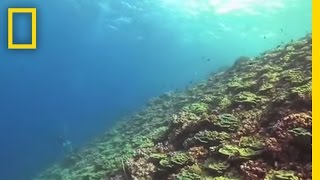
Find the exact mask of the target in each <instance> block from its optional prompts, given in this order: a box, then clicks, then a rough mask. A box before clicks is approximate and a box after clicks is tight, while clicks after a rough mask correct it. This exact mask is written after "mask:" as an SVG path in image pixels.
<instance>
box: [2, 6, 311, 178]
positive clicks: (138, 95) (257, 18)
mask: <svg viewBox="0 0 320 180" xmlns="http://www.w3.org/2000/svg"><path fill="white" fill-rule="evenodd" d="M196 2H198V1H192V0H189V1H179V0H174V1H168V0H153V1H151V0H150V1H148V0H145V1H133V0H127V1H111V0H104V1H103V0H90V1H89V0H88V1H86V0H78V1H76V0H68V1H62V0H55V1H35V0H4V1H1V2H0V123H1V124H0V179H3V180H28V179H31V178H32V177H33V176H34V175H36V174H37V173H39V172H40V171H41V170H43V169H44V168H46V167H48V166H50V164H51V163H53V162H55V161H57V160H59V158H61V157H62V155H63V153H62V147H61V142H60V141H59V140H58V137H59V136H60V135H66V136H67V137H68V138H69V139H70V140H71V141H72V142H73V143H74V145H75V146H76V147H81V145H84V144H85V143H87V142H89V141H90V139H91V138H93V137H95V136H97V135H99V134H101V133H103V132H104V131H105V130H106V129H108V128H111V127H112V125H113V124H114V123H115V122H116V120H117V119H118V118H119V117H121V116H123V115H126V114H128V113H130V112H134V111H135V110H138V109H140V108H141V107H142V106H143V105H144V104H145V103H146V102H147V100H148V99H149V98H151V97H154V96H157V95H159V94H161V93H164V92H167V91H173V90H175V89H183V88H184V87H185V86H186V85H187V84H188V83H189V81H191V80H192V81H194V82H196V81H200V80H203V79H205V78H206V77H207V75H208V74H209V73H210V72H212V71H215V70H217V69H219V68H221V67H224V66H227V65H232V63H233V62H234V60H235V59H236V58H237V57H238V56H240V55H245V56H250V57H252V56H256V55H258V54H259V53H260V52H261V51H264V50H267V49H269V48H273V47H275V46H276V45H278V44H280V43H281V42H288V41H290V40H291V39H295V38H299V37H302V36H304V35H305V33H306V32H310V31H311V9H310V8H311V2H307V1H305V0H282V1H280V0H278V1H273V0H270V3H269V4H266V6H263V3H261V2H260V1H256V2H258V3H253V1H252V0H243V2H242V3H243V4H241V3H240V4H241V5H245V6H248V7H246V8H245V9H244V10H243V11H241V8H240V9H237V8H234V6H230V2H231V0H229V1H225V2H229V6H228V5H225V6H223V5H221V4H219V1H210V0H204V1H199V2H201V3H199V2H198V3H196ZM237 2H241V0H238V1H235V0H234V2H233V3H234V4H237ZM249 3H252V4H253V5H254V6H249ZM209 4H211V7H212V6H214V7H216V8H212V11H210V10H208V9H206V8H208V7H209ZM231 4H232V3H231ZM8 7H36V8H37V11H38V18H37V20H38V26H37V31H38V33H37V37H38V41H37V47H38V48H37V50H8V49H7V8H8ZM240 7H242V6H240ZM242 8H243V7H242ZM255 8H256V9H255ZM253 10H256V11H254V12H253ZM239 13H240V15H239ZM292 19H294V21H292ZM22 21H23V20H22ZM24 26H26V27H27V25H26V24H22V26H21V27H24ZM16 27H19V26H18V25H17V26H16ZM19 31H21V33H22V34H20V35H21V37H19V36H18V35H16V38H21V40H26V41H28V39H23V38H24V37H25V34H28V32H30V30H28V28H27V30H25V31H24V30H17V32H19ZM208 59H210V60H208Z"/></svg>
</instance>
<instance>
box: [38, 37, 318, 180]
mask: <svg viewBox="0 0 320 180" xmlns="http://www.w3.org/2000/svg"><path fill="white" fill-rule="evenodd" d="M311 47H312V45H311V35H310V34H309V35H307V36H306V37H304V38H302V39H299V40H297V41H292V42H290V43H289V44H287V45H284V46H280V47H277V48H276V49H273V50H270V51H266V52H264V53H262V54H261V56H259V57H256V58H254V59H250V58H247V57H240V58H238V59H237V61H236V62H235V63H234V65H233V66H232V67H231V68H229V69H227V70H225V71H221V72H218V73H215V74H212V76H211V77H210V78H209V79H208V80H207V81H206V82H205V83H200V84H197V85H195V86H193V87H189V88H188V89H187V90H185V91H183V92H175V93H166V94H163V95H161V96H160V97H158V98H154V99H152V100H151V101H150V102H149V103H148V106H147V107H146V108H145V109H144V110H143V111H141V112H139V113H137V114H135V115H133V116H131V117H127V118H124V119H123V120H122V121H121V122H120V123H118V124H117V126H116V127H114V128H113V129H112V130H110V131H108V132H106V133H105V134H104V136H102V137H100V138H98V139H97V140H96V141H94V142H93V143H92V144H91V145H89V146H88V147H84V148H83V149H82V150H81V151H80V152H78V153H76V154H74V155H72V156H70V157H68V158H66V159H65V160H64V161H63V162H60V163H57V164H55V165H53V166H52V167H50V168H48V169H47V170H45V171H44V172H42V173H41V174H40V175H39V176H38V177H37V178H35V180H42V179H45V180H51V179H52V180H98V179H99V180H100V179H101V180H106V179H108V180H109V179H110V180H121V179H123V180H149V179H150V180H151V179H154V180H164V179H169V180H171V179H172V180H173V179H177V180H237V179H244V180H261V179H264V180H289V179H290V180H298V179H311V138H312V132H311V128H312V116H311V115H312V112H311V102H312V98H311Z"/></svg>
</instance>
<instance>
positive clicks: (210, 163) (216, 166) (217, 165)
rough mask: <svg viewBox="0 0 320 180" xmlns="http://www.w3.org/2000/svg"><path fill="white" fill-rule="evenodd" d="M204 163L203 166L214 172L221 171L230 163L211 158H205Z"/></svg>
mask: <svg viewBox="0 0 320 180" xmlns="http://www.w3.org/2000/svg"><path fill="white" fill-rule="evenodd" d="M205 164H206V165H205V167H206V168H207V169H209V170H210V171H213V172H215V173H223V172H224V171H226V170H227V169H228V168H229V167H230V163H228V162H227V161H221V160H214V159H211V158H210V159H208V160H206V162H205Z"/></svg>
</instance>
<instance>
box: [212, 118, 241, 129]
mask: <svg viewBox="0 0 320 180" xmlns="http://www.w3.org/2000/svg"><path fill="white" fill-rule="evenodd" d="M214 124H215V125H216V126H219V127H220V128H221V129H222V130H224V131H235V130H236V129H238V128H239V124H240V121H239V119H238V118H236V117H235V116H233V115H232V114H220V115H218V119H217V120H216V121H215V122H214Z"/></svg>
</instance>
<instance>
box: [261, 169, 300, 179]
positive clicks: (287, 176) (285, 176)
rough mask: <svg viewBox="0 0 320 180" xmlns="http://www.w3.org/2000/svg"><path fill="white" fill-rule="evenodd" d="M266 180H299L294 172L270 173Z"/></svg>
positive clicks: (280, 171)
mask: <svg viewBox="0 0 320 180" xmlns="http://www.w3.org/2000/svg"><path fill="white" fill-rule="evenodd" d="M264 180H299V178H298V177H297V176H296V175H295V174H294V172H293V171H285V170H279V171H270V172H268V174H267V176H266V177H265V178H264Z"/></svg>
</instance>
